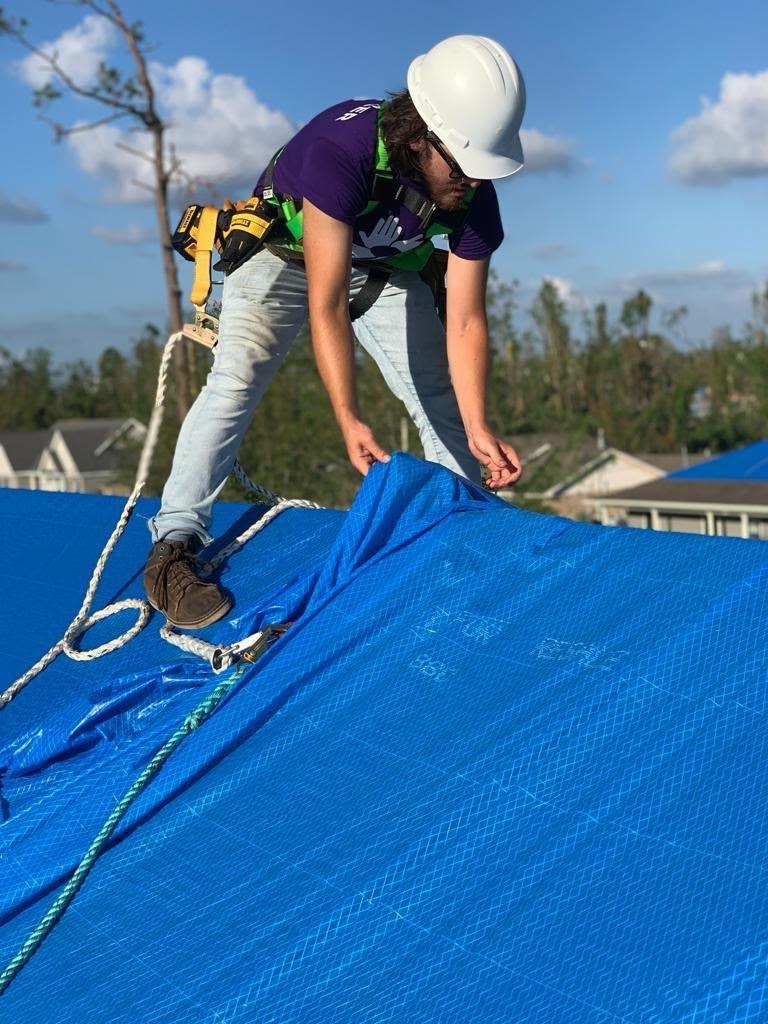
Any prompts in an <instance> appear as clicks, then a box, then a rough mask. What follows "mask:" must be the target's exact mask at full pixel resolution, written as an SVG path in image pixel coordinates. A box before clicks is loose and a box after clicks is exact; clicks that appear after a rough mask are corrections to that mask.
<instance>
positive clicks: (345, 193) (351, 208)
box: [302, 137, 370, 224]
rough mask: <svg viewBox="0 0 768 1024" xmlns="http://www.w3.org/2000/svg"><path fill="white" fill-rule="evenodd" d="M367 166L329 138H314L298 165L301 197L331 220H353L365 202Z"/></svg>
mask: <svg viewBox="0 0 768 1024" xmlns="http://www.w3.org/2000/svg"><path fill="white" fill-rule="evenodd" d="M369 177H370V168H367V167H365V166H364V165H363V164H362V163H361V162H360V161H359V160H355V159H354V157H353V156H352V155H351V154H350V153H349V152H348V151H346V150H344V149H342V148H341V147H340V146H338V145H337V144H336V143H335V142H331V140H330V139H326V138H322V137H321V138H318V139H314V140H313V141H312V142H311V143H310V145H309V146H307V148H306V151H305V153H304V160H303V166H302V179H303V181H304V182H305V185H304V198H305V199H309V201H310V202H311V203H313V204H314V205H315V206H316V207H317V208H318V209H319V210H322V211H323V213H327V214H328V216H329V217H333V218H334V220H340V221H343V222H344V223H345V224H354V221H355V218H356V217H357V216H358V214H359V213H361V211H362V210H363V209H365V206H366V204H367V203H368V199H369V196H368V192H369V189H370V185H369Z"/></svg>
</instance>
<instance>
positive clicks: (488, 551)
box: [0, 456, 768, 1024]
mask: <svg viewBox="0 0 768 1024" xmlns="http://www.w3.org/2000/svg"><path fill="white" fill-rule="evenodd" d="M119 505H120V503H119V502H117V501H113V500H111V499H101V498H96V497H87V496H69V495H47V494H39V493H29V492H12V491H5V492H2V495H1V496H0V524H2V528H3V530H2V535H3V537H4V540H5V558H4V560H3V565H2V569H0V585H1V586H2V588H3V593H4V594H5V595H8V596H9V597H10V600H9V601H6V602H5V607H6V612H5V613H4V616H3V619H2V623H0V625H1V626H2V633H1V634H0V651H2V654H3V664H4V668H5V674H6V675H7V678H8V680H10V679H12V678H14V677H15V676H16V675H18V674H19V673H20V672H21V671H22V670H23V669H24V668H25V667H26V666H27V665H28V664H30V663H31V662H32V661H33V660H35V658H36V657H37V656H38V655H39V654H40V653H41V652H42V650H44V649H45V648H46V647H47V646H48V645H49V644H50V643H51V642H53V641H54V640H56V639H57V638H58V636H59V635H60V634H61V631H62V629H63V628H64V626H65V625H66V624H67V623H68V621H69V619H70V618H71V616H72V615H73V614H74V612H75V611H76V610H77V608H78V607H79V604H80V600H81V596H82V592H83V590H84V587H85V584H86V582H87V578H88V575H89V573H90V569H91V566H92V563H93V562H94V560H95V558H96V556H97V555H98V553H99V552H100V550H101V547H102V545H103V543H104V541H105V540H106V538H107V536H108V535H109V533H110V531H111V527H112V524H113V521H114V518H115V517H116V513H117V511H118V510H119ZM154 507H155V506H154V504H153V503H151V502H144V503H143V504H142V505H141V506H140V509H139V513H138V515H137V516H136V518H135V519H134V520H133V521H132V523H131V525H130V527H129V530H128V532H127V534H126V536H125V538H124V539H123V541H121V544H120V546H119V548H118V549H117V552H116V554H115V557H114V559H113V561H112V562H110V564H109V566H108V569H107V575H106V578H105V580H104V583H103V585H102V587H101V590H100V603H106V602H107V601H109V600H112V599H113V598H114V597H115V596H117V595H118V594H119V593H139V592H140V583H139V578H138V575H137V574H138V572H139V570H140V568H141V563H142V561H143V558H144V555H145V553H146V549H147V546H148V542H147V535H146V531H145V523H144V520H145V519H146V517H147V516H148V515H150V514H151V512H152V510H153V509H154ZM217 513H218V516H219V518H218V521H217V524H216V527H217V530H218V531H219V532H220V533H221V532H224V533H225V534H227V535H228V536H227V537H226V538H225V539H229V538H230V537H231V535H232V532H233V531H234V530H235V529H238V530H239V529H242V527H243V524H244V523H245V522H247V521H249V520H252V519H253V518H254V517H255V516H256V515H258V512H256V511H254V510H252V509H248V508H246V507H244V506H226V505H221V506H220V507H219V509H218V510H217ZM223 582H224V584H225V585H226V586H228V587H230V588H231V589H232V590H233V592H234V593H235V594H236V597H237V604H236V606H235V608H234V611H233V618H232V619H231V620H230V621H229V622H226V623H223V624H218V625H217V626H213V627H211V628H210V629H209V630H207V631H206V635H207V636H209V637H213V636H215V637H216V638H217V639H223V640H227V639H231V638H234V637H236V636H239V635H243V634H244V633H247V632H250V631H251V630H252V629H253V628H255V627H256V626H258V624H259V623H261V622H263V621H265V620H275V619H293V620H295V623H296V624H295V625H294V626H293V627H292V628H291V630H290V631H289V632H288V634H287V635H286V636H285V637H284V638H283V639H282V640H280V641H279V642H278V643H277V644H276V645H275V646H274V647H272V648H271V649H270V651H269V652H268V654H267V655H266V656H265V657H264V658H263V659H262V660H261V661H260V662H258V663H257V664H256V665H255V666H253V667H251V668H248V669H247V671H246V672H245V673H244V674H243V676H242V678H241V680H240V682H239V684H238V687H237V689H236V691H235V692H234V694H233V695H232V696H231V698H230V699H228V701H227V702H226V704H225V705H224V706H223V707H221V708H220V710H218V711H217V712H216V714H215V715H214V717H213V718H212V719H211V720H210V721H209V722H207V723H206V724H205V725H204V726H203V727H202V728H201V729H200V730H198V731H197V732H195V733H193V734H192V735H191V736H190V738H189V739H188V740H187V741H186V742H185V744H184V745H183V746H182V747H181V748H180V750H178V751H177V753H176V754H174V755H173V757H172V759H171V760H170V761H169V762H168V764H167V765H166V767H165V769H164V770H163V772H162V773H161V775H160V776H159V777H158V778H157V779H156V780H155V781H154V782H153V783H152V785H151V786H150V787H149V789H148V790H147V791H146V792H145V793H144V795H143V796H142V797H141V798H140V800H139V801H138V803H137V805H136V806H135V807H134V809H133V810H132V811H131V812H130V814H129V817H128V820H127V821H126V822H125V823H124V825H123V827H122V828H121V829H120V831H119V832H118V834H117V836H116V841H115V842H114V844H113V846H112V848H111V849H110V850H109V851H108V852H107V853H105V854H104V856H103V857H102V858H101V860H100V861H99V863H98V864H97V866H96V868H95V870H94V872H93V874H92V875H91V877H90V878H89V879H88V881H87V882H86V884H85V886H84V888H83V890H82V891H81V893H80V894H79V896H78V897H77V899H76V901H75V903H74V904H73V906H72V907H71V908H70V910H69V911H68V912H67V913H66V915H65V917H64V919H63V920H62V921H61V923H60V924H59V925H58V926H57V928H56V929H55V930H54V932H53V933H52V935H51V936H50V938H49V939H48V940H47V941H46V942H45V944H44V945H43V947H42V948H41V950H40V951H39V952H38V953H37V955H36V956H35V957H34V959H33V960H32V961H31V963H30V964H29V965H28V966H27V967H26V968H25V970H24V971H23V972H22V974H21V975H20V976H19V978H18V979H17V980H16V981H15V982H14V983H13V985H12V986H11V988H10V989H9V991H8V993H7V995H6V996H5V997H4V998H3V999H0V1019H2V1020H3V1021H5V1020H8V1021H22V1020H23V1021H24V1022H25V1024H38V1022H39V1024H75V1022H77V1024H82V1022H83V1021H88V1022H89V1024H107V1022H109V1024H116V1022H121V1024H123V1022H124V1024H128V1022H130V1024H150V1022H158V1024H159V1022H162V1024H172V1022H173V1024H177V1022H180V1021H184V1022H204V1024H214V1022H218V1024H224V1022H227V1024H234V1022H237V1024H240V1022H253V1024H257V1022H258V1024H293V1022H296V1024H299V1022H301V1024H342V1022H344V1024H374V1022H375V1024H388V1022H392V1024H394V1022H398V1024H399V1022H408V1024H411V1022H419V1024H427V1022H429V1024H432V1022H435V1024H436V1022H445V1024H448V1022H451V1024H453V1022H462V1024H464V1022H477V1024H480V1022H482V1024H510V1022H514V1024H518V1022H520V1024H522V1022H531V1024H533V1022H536V1024H542V1022H546V1024H577V1022H578V1024H615V1022H619V1021H621V1022H627V1024H668V1022H672V1021H674V1022H681V1024H682V1022H685V1024H710V1022H711V1024H714V1022H728V1024H731V1022H736V1021H738V1022H758V1021H764V1020H765V1019H766V1015H767V1014H768V992H767V991H766V989H767V986H768V971H767V970H766V963H767V960H766V949H767V948H768V946H767V943H768V887H767V886H766V884H765V879H764V878H763V875H764V874H765V870H766V868H765V850H766V842H767V841H768V823H767V821H766V813H765V801H766V791H767V790H768V786H767V783H768V768H766V765H768V728H766V716H767V714H768V687H766V682H765V680H766V667H767V664H768V651H767V650H766V642H765V637H766V631H765V623H766V610H767V608H766V605H767V604H768V600H767V598H766V595H767V594H768V546H766V545H764V544H762V543H760V542H757V541H741V540H730V539H725V538H723V539H720V538H701V537H693V536H680V535H669V534H655V533H651V532H646V531H640V530H630V529H621V528H615V529H608V528H603V527H598V526H592V525H588V524H579V523H574V522H570V521H566V520H562V519H556V518H551V517H544V516H538V515H535V514H530V513H525V512H521V511H519V510H516V509H514V508H511V507H509V506H506V505H504V504H502V503H501V502H499V501H498V500H497V499H495V498H494V497H492V496H490V495H487V494H485V493H484V492H482V491H481V490H479V489H477V488H474V487H472V486H470V485H468V484H466V483H464V482H463V481H461V480H459V479H458V478H456V477H454V476H453V475H452V474H450V473H449V472H447V471H446V470H442V469H440V468H438V467H434V466H429V465H426V464H424V463H421V462H419V461H417V460H415V459H413V458H409V457H406V456H395V457H394V458H393V460H392V462H391V463H390V464H389V465H387V466H378V465H377V466H375V467H374V468H373V470H372V471H371V472H370V473H369V475H368V477H367V478H366V480H365V483H364V485H363V487H362V489H361V492H360V494H359V495H358V498H357V501H356V502H355V505H354V506H353V508H352V510H351V511H350V512H349V513H346V514H345V513H338V512H329V511H305V510H301V511H298V510H297V511H290V512H286V513H285V514H284V515H283V516H281V517H279V518H278V519H277V520H276V521H275V522H274V523H272V524H270V525H269V526H268V527H267V528H266V529H265V530H264V532H263V533H260V534H259V535H257V537H255V538H254V540H253V541H252V542H251V543H250V544H249V546H248V548H247V549H245V550H243V551H241V552H240V553H238V554H236V555H233V556H232V557H231V559H230V561H229V564H228V566H227V568H226V570H225V572H224V575H223ZM116 630H117V626H116V625H115V624H112V625H109V624H108V625H107V626H101V627H99V630H98V631H94V633H95V635H93V636H92V637H90V638H89V641H88V642H89V644H92V645H93V644H95V643H97V642H100V641H102V640H103V639H104V633H106V632H110V631H112V632H115V631H116ZM213 685H214V679H213V677H212V676H211V675H210V673H209V672H208V671H207V670H206V667H205V665H204V664H203V663H202V662H198V661H197V660H195V659H193V658H192V657H191V656H187V655H184V654H182V653H181V652H179V651H178V650H176V649H175V648H171V647H169V646H167V645H166V644H164V643H163V642H162V641H160V640H159V639H158V637H157V620H156V619H155V620H153V623H152V624H151V625H150V627H149V628H148V629H147V630H145V631H144V633H143V634H142V635H141V636H140V637H139V638H138V639H137V640H135V641H133V642H132V643H131V644H130V646H129V647H127V648H125V649H124V650H123V651H121V652H120V653H118V654H115V655H110V656H108V657H106V658H104V659H102V660H100V661H98V662H95V663H91V664H81V663H73V662H69V661H65V660H64V659H59V660H58V661H57V662H56V663H55V664H54V665H53V666H51V667H50V668H49V669H47V670H46V671H45V673H44V674H43V675H42V676H40V677H39V678H38V679H36V680H34V681H33V682H32V683H31V684H30V685H29V687H28V688H27V689H26V690H25V691H24V692H23V693H22V694H21V695H20V696H19V698H18V699H17V700H16V701H14V702H13V704H12V705H10V706H9V707H8V708H7V709H6V710H5V711H4V712H0V782H1V784H2V789H1V790H0V796H1V797H2V813H3V818H4V820H3V823H2V825H0V915H1V916H0V922H1V923H2V927H0V953H1V954H2V958H3V961H4V962H5V961H7V960H8V959H9V958H10V957H11V955H12V954H13V953H15V951H16V949H17V948H18V946H19V945H20V944H21V942H22V941H23V939H24V938H25V937H26V935H27V934H28V932H29V931H30V930H31V929H32V928H33V927H34V925H35V924H36V923H37V921H38V920H39V918H40V917H41V915H42V913H43V911H44V910H45V909H47V907H48V905H49V903H50V902H51V900H52V899H53V896H54V894H55V892H56V891H57V890H58V888H59V887H60V885H61V884H62V880H63V879H64V878H65V877H66V875H67V873H68V872H70V871H71V870H72V868H73V867H74V865H75V863H76V861H77V859H78V858H79V857H80V856H81V854H82V852H83V851H84V850H85V848H86V847H87V845H88V843H89V842H90V840H91V838H92V837H93V835H95V833H96V832H97V830H98V828H99V827H100V825H101V824H102V822H103V820H104V819H105V818H106V817H107V815H108V813H109V812H110V810H111V809H112V807H113V805H114V803H115V802H116V800H117V799H118V798H119V797H120V796H121V795H122V793H123V792H124V791H125V790H126V789H127V788H128V786H129V785H130V783H131V782H132V781H133V779H134V778H135V776H136V775H137V774H138V772H139V771H140V770H141V768H142V767H143V765H144V764H145V763H146V762H147V761H148V759H149V758H150V756H151V754H152V753H153V752H154V750H155V749H157V747H158V746H159V745H160V743H161V742H162V741H163V740H164V739H165V738H166V737H167V736H168V735H169V734H170V733H171V731H172V730H173V729H174V728H175V726H176V725H177V723H178V722H179V721H180V720H181V719H182V718H183V716H184V714H185V712H186V711H188V710H189V709H190V708H191V707H193V706H194V705H195V704H196V703H197V702H198V701H199V699H200V697H201V696H202V695H203V694H204V693H206V692H208V691H209V690H210V689H211V688H212V686H213Z"/></svg>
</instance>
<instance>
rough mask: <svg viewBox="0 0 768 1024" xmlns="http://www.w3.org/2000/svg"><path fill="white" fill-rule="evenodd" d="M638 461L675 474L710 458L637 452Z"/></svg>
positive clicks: (676, 453) (679, 453)
mask: <svg viewBox="0 0 768 1024" xmlns="http://www.w3.org/2000/svg"><path fill="white" fill-rule="evenodd" d="M634 457H635V458H636V459H640V460H641V461H642V462H647V463H648V464H649V465H650V466H655V467H656V469H660V470H661V471H662V472H663V473H675V472H677V471H678V470H681V469H687V468H688V467H689V466H698V465H699V463H701V462H704V461H706V460H707V459H708V458H709V457H710V456H709V455H701V454H695V455H691V454H689V453H687V452H686V453H685V454H683V453H682V452H672V453H671V454H665V453H659V452H636V453H635V456H634Z"/></svg>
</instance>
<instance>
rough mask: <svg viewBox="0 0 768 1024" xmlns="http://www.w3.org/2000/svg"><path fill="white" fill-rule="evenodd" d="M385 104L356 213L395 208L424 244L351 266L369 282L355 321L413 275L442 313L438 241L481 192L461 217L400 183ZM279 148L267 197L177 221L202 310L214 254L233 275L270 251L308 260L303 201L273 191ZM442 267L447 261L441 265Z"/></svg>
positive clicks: (177, 242)
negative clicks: (429, 270)
mask: <svg viewBox="0 0 768 1024" xmlns="http://www.w3.org/2000/svg"><path fill="white" fill-rule="evenodd" d="M385 106H386V104H382V105H381V107H380V108H379V111H378V116H377V118H376V139H375V147H376V149H375V166H374V171H373V178H372V181H371V188H370V194H369V200H368V202H367V204H366V206H365V207H364V209H363V210H361V212H360V213H359V214H358V218H359V217H365V216H367V215H368V214H369V213H371V212H372V211H373V210H375V209H376V207H377V206H379V205H380V204H381V203H384V202H388V203H389V202H391V203H393V204H396V205H399V206H404V207H405V208H406V209H407V210H410V212H411V213H413V214H414V215H415V216H416V217H418V219H419V229H420V230H421V231H422V232H423V233H424V241H423V242H421V243H420V244H419V245H417V246H414V247H413V248H412V249H408V250H407V251H406V252H402V253H396V254H394V255H392V256H387V257H385V258H384V259H378V260H353V266H356V267H360V268H367V270H368V276H367V279H366V281H365V283H364V284H363V287H362V288H361V289H360V291H359V292H358V293H357V294H356V295H355V297H354V298H353V299H352V301H351V302H350V308H349V315H350V319H351V320H356V319H357V318H358V317H360V316H362V315H363V313H365V312H367V311H368V310H369V309H370V308H371V306H372V305H373V303H374V302H375V301H376V299H377V298H378V297H379V296H380V295H381V293H382V291H383V290H384V287H385V286H386V283H387V280H388V279H389V276H390V275H391V274H392V272H393V271H395V270H414V271H417V272H419V273H421V274H422V276H423V277H424V278H425V280H427V282H428V283H429V284H430V287H432V289H433V293H434V295H435V302H436V305H437V306H438V309H440V307H441V306H444V300H443V301H441V296H440V295H439V294H438V292H437V290H436V288H435V286H434V281H435V280H436V279H437V278H439V277H440V275H435V274H425V273H424V271H425V268H426V267H427V264H428V263H429V261H430V260H431V259H432V258H433V256H435V255H436V254H437V255H438V259H440V255H441V254H440V253H439V250H435V247H434V244H433V242H432V239H433V238H434V237H435V236H438V235H443V236H446V235H450V234H452V233H453V232H455V231H457V230H458V229H459V228H460V227H461V226H462V224H463V223H464V221H465V219H466V217H467V214H468V211H469V205H470V203H471V201H472V198H473V196H474V193H475V190H474V189H472V188H469V189H467V191H466V193H465V196H464V202H463V205H462V208H461V209H460V210H457V211H455V212H453V211H445V210H438V208H437V205H436V204H435V203H434V202H433V201H432V200H431V199H430V198H429V197H428V196H425V195H424V194H423V193H422V192H420V191H419V190H418V189H416V188H414V187H413V186H412V185H409V184H407V183H404V182H400V181H398V179H397V176H396V174H395V172H394V171H393V169H392V167H391V165H390V160H389V154H388V152H387V147H386V145H385V142H384V135H383V131H382V114H383V111H384V108H385ZM283 149H284V147H281V148H280V149H279V150H278V151H277V152H276V153H275V155H274V156H273V157H272V159H271V160H270V161H269V164H268V165H267V168H266V171H265V172H264V183H263V188H262V192H261V195H253V196H251V197H250V199H248V200H246V201H245V202H240V203H238V204H237V208H236V209H232V210H218V209H216V207H213V206H189V207H187V209H186V210H185V211H184V215H183V216H182V218H181V220H180V221H179V225H178V227H177V228H176V231H175V233H174V236H173V239H172V244H173V247H174V249H176V251H177V252H178V253H180V254H181V255H182V256H183V257H184V258H185V259H188V260H191V261H194V264H195V274H194V282H193V286H192V291H191V294H190V299H191V301H192V303H193V305H194V306H195V307H196V309H197V310H198V314H200V313H201V310H202V309H203V307H204V306H205V303H206V301H207V299H208V296H209V295H210V290H211V262H212V254H213V251H214V250H218V252H219V253H220V259H219V261H218V263H216V264H215V266H214V268H213V269H214V270H222V271H223V272H224V273H225V274H229V273H231V272H232V271H233V270H236V269H237V268H238V267H239V266H242V264H243V263H245V262H246V261H247V260H248V259H250V258H251V256H253V255H255V254H256V253H257V252H259V251H260V250H261V249H262V248H263V247H264V246H266V247H267V248H268V249H269V250H270V251H271V252H272V253H273V254H275V255H277V256H279V257H280V258H281V259H284V260H297V261H300V260H303V257H304V249H303V245H302V240H303V235H304V218H303V213H302V209H301V200H296V199H295V198H294V197H293V196H290V195H285V194H279V193H277V192H276V191H275V188H274V172H275V166H276V164H277V161H278V160H279V158H280V155H281V153H282V152H283ZM442 262H443V260H441V263H442Z"/></svg>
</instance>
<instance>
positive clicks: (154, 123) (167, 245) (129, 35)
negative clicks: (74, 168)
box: [107, 0, 192, 421]
mask: <svg viewBox="0 0 768 1024" xmlns="http://www.w3.org/2000/svg"><path fill="white" fill-rule="evenodd" d="M107 3H108V5H109V9H110V10H111V11H112V16H113V18H114V21H115V23H116V24H117V26H118V28H119V29H120V31H121V32H122V34H123V38H124V39H125V44H126V46H127V47H128V50H129V51H130V54H131V56H132V57H133V61H134V64H135V65H136V71H137V74H138V78H139V81H140V82H141V87H142V90H143V92H144V95H145V97H146V100H147V108H146V117H145V123H146V125H147V127H148V129H149V131H150V133H151V135H152V149H153V152H152V165H153V169H154V190H153V191H154V197H155V211H156V213H157V226H158V230H159V234H160V245H161V247H162V250H163V272H164V274H165V290H166V298H167V301H168V320H169V323H170V328H171V333H172V334H175V333H177V332H178V331H180V330H181V327H182V313H181V289H180V288H179V275H178V273H177V271H176V262H175V259H174V255H173V248H172V246H171V228H170V221H169V217H168V182H169V179H170V176H171V172H170V171H169V169H168V168H167V166H166V163H165V153H164V146H163V143H164V137H165V125H164V124H163V122H162V121H161V119H160V117H159V116H158V114H157V111H156V110H155V90H154V88H153V86H152V81H151V79H150V77H149V71H148V70H147V62H146V60H145V59H144V54H143V53H142V52H141V49H140V48H139V45H138V43H137V41H136V36H135V35H134V33H133V32H132V31H131V28H130V27H129V26H128V24H127V23H126V21H125V19H124V17H123V13H122V11H121V10H120V8H119V7H118V5H117V3H116V2H115V0H107ZM173 365H174V368H175V370H176V382H177V383H176V387H177V395H178V398H177V403H178V415H179V420H180V421H183V419H184V417H185V416H186V415H187V413H188V412H189V406H190V390H191V387H192V381H191V379H190V369H189V360H188V358H187V349H186V347H185V344H184V342H181V343H177V345H176V347H175V348H174V350H173Z"/></svg>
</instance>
